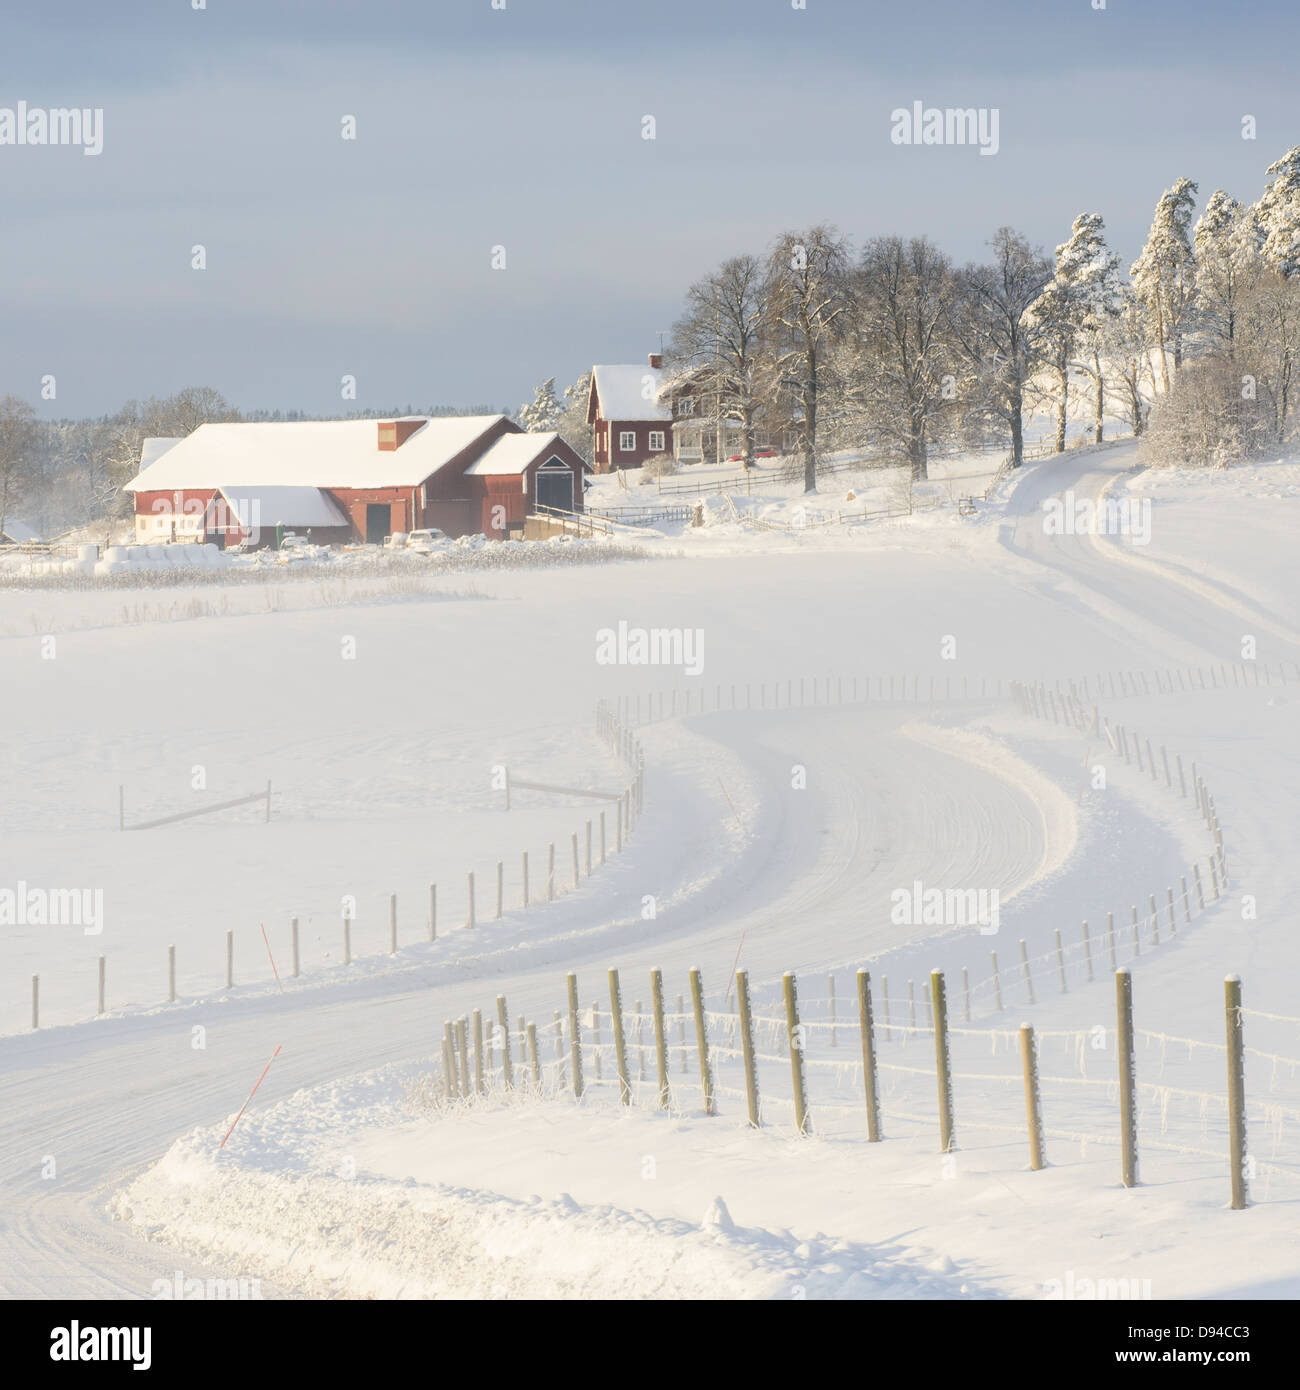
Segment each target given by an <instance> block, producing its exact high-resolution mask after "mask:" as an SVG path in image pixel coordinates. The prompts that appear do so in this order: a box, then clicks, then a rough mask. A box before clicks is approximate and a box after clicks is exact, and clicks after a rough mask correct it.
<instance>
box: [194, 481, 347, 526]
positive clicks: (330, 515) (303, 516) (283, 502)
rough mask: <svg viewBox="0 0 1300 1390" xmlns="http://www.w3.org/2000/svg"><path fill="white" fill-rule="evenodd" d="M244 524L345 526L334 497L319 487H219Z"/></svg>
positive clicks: (344, 520) (345, 519)
mask: <svg viewBox="0 0 1300 1390" xmlns="http://www.w3.org/2000/svg"><path fill="white" fill-rule="evenodd" d="M218 490H219V491H220V493H221V495H222V496H223V497H224V498H225V499H226V501H227V502H228V503H229V504H230V508H231V510H232V511H233V512H234V513H235V515H236V516H237V517H238V518H239V519H240V521H241V522H242V523H244V524H246V525H254V526H321V527H331V526H347V525H348V519H347V517H346V516H345V515H344V514H343V512H342V511H341V510H340V509H339V507H338V506H337V505H336V504H335V502H334V500H333V498H331V497H329V496H328V495H327V494H326V493H324V492H322V491H321V490H320V488H318V487H275V486H272V487H223V488H220V489H218Z"/></svg>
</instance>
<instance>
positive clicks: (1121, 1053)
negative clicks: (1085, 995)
mask: <svg viewBox="0 0 1300 1390" xmlns="http://www.w3.org/2000/svg"><path fill="white" fill-rule="evenodd" d="M1115 1020H1116V1021H1115V1036H1116V1043H1117V1053H1118V1058H1119V1124H1120V1146H1121V1153H1120V1162H1121V1169H1120V1173H1121V1177H1120V1181H1121V1182H1123V1184H1124V1186H1125V1187H1136V1186H1137V1180H1138V1176H1137V1171H1138V1158H1137V1060H1136V1057H1135V1056H1134V1051H1133V977H1132V976H1131V975H1130V974H1129V972H1128V970H1127V969H1124V970H1117V971H1116V972H1115Z"/></svg>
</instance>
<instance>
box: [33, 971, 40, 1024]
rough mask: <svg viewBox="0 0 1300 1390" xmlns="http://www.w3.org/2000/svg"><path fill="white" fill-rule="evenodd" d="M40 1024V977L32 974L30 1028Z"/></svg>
mask: <svg viewBox="0 0 1300 1390" xmlns="http://www.w3.org/2000/svg"><path fill="white" fill-rule="evenodd" d="M40 1026H41V977H40V976H39V975H33V976H32V1028H33V1030H35V1029H37V1028H39V1027H40Z"/></svg>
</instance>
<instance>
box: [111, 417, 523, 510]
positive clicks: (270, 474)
mask: <svg viewBox="0 0 1300 1390" xmlns="http://www.w3.org/2000/svg"><path fill="white" fill-rule="evenodd" d="M504 418H505V417H504V416H501V415H451V416H446V417H440V418H438V419H434V420H424V421H423V423H422V424H421V425H420V427H419V428H418V429H417V430H415V432H414V433H413V434H411V435H410V436H409V437H408V438H407V439H406V440H405V441H404V442H403V443H402V445H401V446H400V447H399V448H397V449H390V450H381V449H380V448H379V447H378V442H377V441H378V424H379V422H378V421H377V420H293V421H276V422H274V423H259V424H207V425H200V426H199V427H198V429H196V430H195V431H194V433H193V434H191V435H188V436H187V437H186V438H185V439H182V440H181V441H180V443H179V444H175V445H173V446H172V447H171V448H170V449H168V450H167V452H166V453H165V454H164V455H163V456H162V457H161V458H160V459H158V461H157V462H156V463H153V464H150V466H149V469H148V473H147V475H140V476H137V477H136V478H135V479H134V480H133V481H132V482H130V483H128V484H127V490H128V491H130V492H154V491H161V492H166V491H171V490H179V489H187V488H193V489H199V488H214V489H215V488H225V487H233V488H244V487H253V488H261V487H343V488H368V487H415V486H416V485H417V484H419V483H422V482H424V480H425V479H426V478H428V477H429V476H430V475H431V474H433V473H436V472H437V471H438V470H439V469H440V468H442V467H443V466H444V465H445V464H447V463H449V462H450V461H451V460H452V459H453V458H455V457H456V455H457V454H459V453H461V452H462V451H463V450H465V449H467V448H469V447H470V446H471V445H472V444H473V443H474V441H475V440H476V439H479V438H480V437H481V436H482V435H484V434H486V433H487V431H488V430H490V429H492V428H493V427H494V426H495V425H497V424H498V423H499V422H500V421H501V420H503V419H504Z"/></svg>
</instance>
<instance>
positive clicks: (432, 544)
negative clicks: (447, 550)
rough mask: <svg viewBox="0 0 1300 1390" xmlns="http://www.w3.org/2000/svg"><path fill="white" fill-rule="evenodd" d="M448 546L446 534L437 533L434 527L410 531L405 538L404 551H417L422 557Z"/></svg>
mask: <svg viewBox="0 0 1300 1390" xmlns="http://www.w3.org/2000/svg"><path fill="white" fill-rule="evenodd" d="M450 544H451V542H450V541H449V540H448V539H447V535H446V533H445V532H443V531H439V530H438V528H437V527H436V526H430V527H428V528H426V529H425V530H423V531H412V532H410V533H409V534H408V536H407V537H406V549H407V550H415V551H418V552H419V553H420V554H422V555H432V554H434V552H435V551H439V550H442V549H443V548H444V547H445V546H448V545H450Z"/></svg>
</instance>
